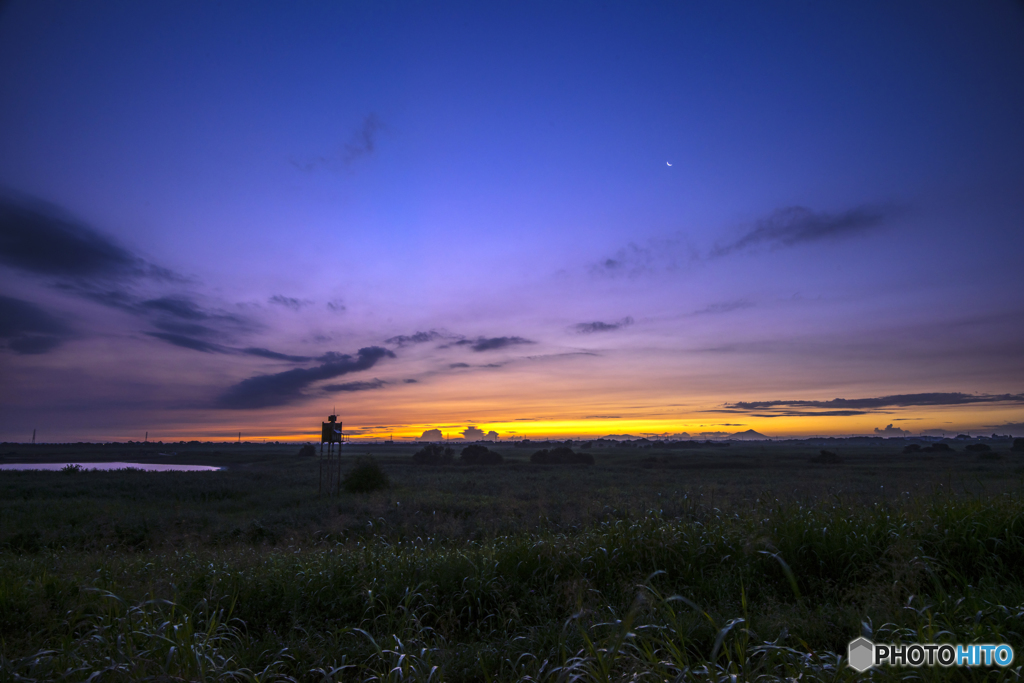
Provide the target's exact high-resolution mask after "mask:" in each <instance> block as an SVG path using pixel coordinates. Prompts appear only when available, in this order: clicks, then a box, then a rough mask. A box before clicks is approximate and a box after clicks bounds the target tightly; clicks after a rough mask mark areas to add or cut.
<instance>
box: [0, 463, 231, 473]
mask: <svg viewBox="0 0 1024 683" xmlns="http://www.w3.org/2000/svg"><path fill="white" fill-rule="evenodd" d="M69 465H77V466H78V467H81V468H82V469H83V470H126V469H133V470H146V471H147V472H215V471H217V470H219V469H221V468H219V467H211V466H209V465H163V464H159V463H140V462H36V463H5V464H0V470H50V471H59V470H62V469H64V468H65V467H67V466H69Z"/></svg>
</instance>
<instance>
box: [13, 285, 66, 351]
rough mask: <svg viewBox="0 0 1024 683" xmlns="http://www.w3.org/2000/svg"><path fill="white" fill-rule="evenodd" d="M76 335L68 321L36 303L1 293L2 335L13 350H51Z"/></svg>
mask: <svg viewBox="0 0 1024 683" xmlns="http://www.w3.org/2000/svg"><path fill="white" fill-rule="evenodd" d="M73 336H74V335H73V333H72V331H71V328H70V327H69V326H68V325H66V324H65V323H64V322H62V321H61V320H60V319H58V318H57V317H56V316H54V315H52V314H51V313H48V312H46V311H45V310H43V309H42V308H40V307H39V306H37V305H36V304H34V303H31V302H29V301H24V300H22V299H15V298H13V297H9V296H2V295H0V339H5V340H7V348H9V349H10V350H11V351H14V352H16V353H20V354H24V355H38V354H42V353H47V352H49V351H52V350H53V349H55V348H57V347H58V346H60V345H61V344H62V343H64V342H65V341H66V340H68V339H70V338H72V337H73Z"/></svg>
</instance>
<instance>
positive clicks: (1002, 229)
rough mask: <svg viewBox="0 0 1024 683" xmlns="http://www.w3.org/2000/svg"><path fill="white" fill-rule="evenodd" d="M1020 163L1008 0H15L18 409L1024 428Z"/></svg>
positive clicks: (10, 41)
mask: <svg viewBox="0 0 1024 683" xmlns="http://www.w3.org/2000/svg"><path fill="white" fill-rule="evenodd" d="M1022 189H1024V4H1022V3H1020V2H1012V1H1010V0H1004V1H995V0H994V1H993V2H985V3H953V2H899V3H892V2H856V3H811V2H803V1H801V2H771V3H763V2H730V3H706V2H664V3H659V2H649V3H628V2H608V3H597V2H578V1H565V2H488V3H478V2H465V3H443V2H434V3H409V2H304V3H251V2H217V3H210V2H206V3H199V2H196V3H183V2H149V3H135V2H90V3H79V2H48V1H38V2H37V1H32V2H28V1H22V0H10V1H8V2H6V3H0V440H5V441H14V442H25V441H29V440H30V439H31V435H32V430H34V429H36V430H38V440H39V441H42V442H48V441H50V442H56V441H99V440H117V441H124V440H142V439H143V438H145V435H146V434H147V433H148V438H149V439H150V440H151V441H156V440H163V441H177V440H191V439H200V440H235V439H237V438H239V437H238V435H239V434H241V438H242V439H243V440H259V439H267V440H296V441H301V440H307V439H311V440H312V439H316V438H318V435H319V423H320V421H322V420H324V419H326V416H327V415H328V414H330V413H331V412H332V411H336V412H337V414H338V416H339V420H340V421H342V422H343V424H344V427H345V432H346V434H348V435H349V436H350V437H351V438H363V439H381V438H390V437H393V438H394V439H396V440H408V439H419V438H424V435H426V438H431V437H436V436H437V435H438V434H441V435H444V436H446V437H451V438H467V439H476V438H500V439H502V440H506V439H510V438H589V437H597V436H605V435H613V434H619V435H621V434H629V435H633V436H648V437H650V438H655V437H656V438H708V437H720V436H725V435H728V434H732V433H737V432H742V431H745V430H748V429H753V430H755V431H757V432H759V433H761V434H765V435H768V436H771V437H785V436H794V437H805V436H813V435H850V434H869V435H882V436H901V435H906V434H911V435H939V434H956V433H961V432H965V431H970V432H971V433H975V434H988V433H999V434H1015V435H1017V436H1024V341H1022V340H1024V296H1022V294H1024V268H1022V267H1021V264H1022V263H1024V191H1022ZM432 430H437V431H436V432H434V431H432Z"/></svg>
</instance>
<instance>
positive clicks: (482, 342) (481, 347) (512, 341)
mask: <svg viewBox="0 0 1024 683" xmlns="http://www.w3.org/2000/svg"><path fill="white" fill-rule="evenodd" d="M455 344H456V345H457V346H469V347H470V348H471V349H473V350H474V351H494V350H495V349H503V348H505V347H507V346H516V345H518V344H536V342H533V341H530V340H529V339H523V338H522V337H477V338H476V339H460V340H459V341H457V342H455Z"/></svg>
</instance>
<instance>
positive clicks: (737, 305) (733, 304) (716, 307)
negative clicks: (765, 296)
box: [693, 299, 754, 315]
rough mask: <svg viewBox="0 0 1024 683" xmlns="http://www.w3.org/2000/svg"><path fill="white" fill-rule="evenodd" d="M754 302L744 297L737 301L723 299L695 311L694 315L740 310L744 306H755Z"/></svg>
mask: <svg viewBox="0 0 1024 683" xmlns="http://www.w3.org/2000/svg"><path fill="white" fill-rule="evenodd" d="M753 306H754V304H752V303H751V302H749V301H745V300H743V299H737V300H735V301H723V302H721V303H717V304H711V305H710V306H706V307H704V308H702V309H700V310H699V311H694V312H693V315H709V314H715V313H730V312H732V311H739V310H742V309H744V308H753Z"/></svg>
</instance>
